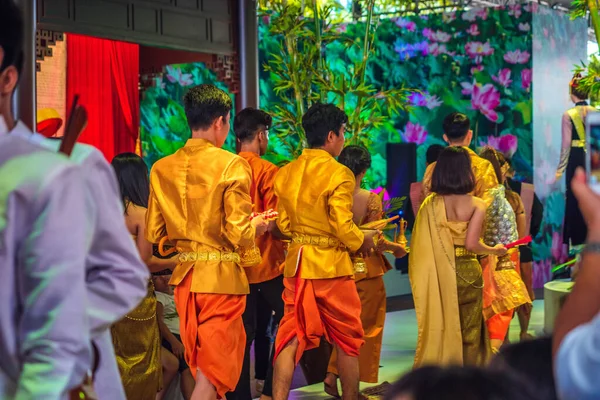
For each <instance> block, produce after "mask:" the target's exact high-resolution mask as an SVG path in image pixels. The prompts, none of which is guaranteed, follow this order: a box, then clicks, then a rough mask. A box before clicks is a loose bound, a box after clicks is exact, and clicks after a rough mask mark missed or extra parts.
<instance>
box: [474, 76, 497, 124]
mask: <svg viewBox="0 0 600 400" xmlns="http://www.w3.org/2000/svg"><path fill="white" fill-rule="evenodd" d="M499 105H500V92H498V90H497V89H496V88H495V87H494V85H492V84H491V83H488V84H486V85H483V86H481V84H479V83H477V84H475V85H474V86H473V91H472V93H471V108H473V110H478V111H480V112H481V113H482V114H483V115H485V117H486V118H487V119H489V120H490V121H492V122H496V121H498V113H497V112H496V111H495V109H496V107H498V106H499Z"/></svg>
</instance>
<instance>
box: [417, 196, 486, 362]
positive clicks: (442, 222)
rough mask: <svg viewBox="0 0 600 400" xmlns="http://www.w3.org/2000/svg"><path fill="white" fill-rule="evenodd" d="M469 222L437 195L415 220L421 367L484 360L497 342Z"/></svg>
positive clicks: (422, 208) (418, 341)
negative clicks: (450, 216) (449, 211)
mask: <svg viewBox="0 0 600 400" xmlns="http://www.w3.org/2000/svg"><path fill="white" fill-rule="evenodd" d="M467 228H468V222H458V221H448V220H447V218H446V206H445V203H444V198H443V197H442V196H438V195H435V194H433V195H431V196H429V197H428V198H427V199H425V201H424V202H423V205H422V206H421V209H420V210H419V214H418V216H417V219H416V221H415V227H414V228H413V234H412V239H411V252H410V254H409V270H408V271H409V278H410V284H411V288H412V293H413V298H414V301H415V312H416V314H417V326H418V338H417V349H416V353H415V367H420V366H423V365H432V364H433V365H456V364H458V365H483V364H485V363H486V362H487V361H488V360H489V358H490V356H491V347H490V342H489V338H488V335H487V330H486V326H485V323H484V320H483V314H482V308H483V276H482V272H481V266H480V264H479V262H478V261H477V257H476V255H475V254H473V253H470V252H468V251H467V250H466V249H465V247H464V245H465V239H466V234H467Z"/></svg>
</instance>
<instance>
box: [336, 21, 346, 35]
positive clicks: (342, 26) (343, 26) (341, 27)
mask: <svg viewBox="0 0 600 400" xmlns="http://www.w3.org/2000/svg"><path fill="white" fill-rule="evenodd" d="M347 30H348V23H346V22H344V23H343V24H339V25H338V26H337V28H336V31H338V32H339V33H344V32H346V31H347Z"/></svg>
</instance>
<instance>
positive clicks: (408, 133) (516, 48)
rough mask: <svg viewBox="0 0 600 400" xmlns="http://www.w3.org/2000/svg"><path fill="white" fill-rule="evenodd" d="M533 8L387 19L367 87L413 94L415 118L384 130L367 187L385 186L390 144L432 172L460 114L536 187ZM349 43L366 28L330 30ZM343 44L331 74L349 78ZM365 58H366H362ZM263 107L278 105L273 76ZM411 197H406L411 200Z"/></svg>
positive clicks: (276, 151)
mask: <svg viewBox="0 0 600 400" xmlns="http://www.w3.org/2000/svg"><path fill="white" fill-rule="evenodd" d="M530 7H531V6H530V5H525V6H521V5H513V6H510V7H508V8H506V9H487V8H486V9H471V10H468V11H458V12H452V13H444V14H443V13H439V14H429V15H423V16H414V17H407V18H393V19H382V20H380V21H379V22H378V23H379V25H378V28H377V39H376V40H375V43H374V44H373V47H374V49H375V54H374V55H372V56H371V61H370V62H369V68H368V71H367V76H368V83H370V84H371V85H374V86H375V87H376V88H378V89H379V90H385V89H386V88H390V87H400V86H404V87H409V88H411V89H414V91H413V93H412V94H411V95H410V97H409V102H410V104H411V106H412V107H411V111H410V112H409V113H401V114H400V115H398V116H397V117H396V118H393V119H391V120H390V121H389V122H388V123H387V124H384V126H383V127H382V129H381V130H380V131H379V132H377V137H376V138H373V145H372V146H371V148H370V150H371V152H372V156H373V167H372V171H371V173H370V175H369V176H368V177H367V178H368V183H367V186H368V187H370V188H376V187H381V186H385V184H386V158H387V154H386V150H385V148H386V147H385V144H386V143H387V142H392V143H393V142H412V143H417V144H418V145H419V146H418V147H417V157H418V164H417V174H418V177H419V178H420V177H421V176H422V174H423V172H424V169H425V152H426V150H427V147H429V146H430V145H432V144H435V143H439V144H443V140H442V135H443V133H442V128H441V123H442V120H443V118H444V117H445V116H446V115H448V114H449V113H450V112H453V111H460V112H463V113H466V114H467V115H469V117H470V118H471V120H472V129H473V131H474V136H475V140H474V146H479V145H483V144H491V145H493V146H495V147H496V148H498V149H500V150H502V151H503V152H505V153H507V154H508V155H510V156H512V157H513V161H514V164H515V167H516V169H517V171H518V174H519V175H520V177H521V178H523V179H525V180H528V181H532V179H533V168H532V165H533V156H532V140H531V137H532V134H531V132H532V124H531V123H532V102H531V82H532V70H531V66H532V58H531V15H532V13H531V11H532V10H531V8H530ZM331 29H337V30H338V31H340V32H341V33H342V34H343V36H345V37H346V38H349V39H351V40H352V39H353V38H356V37H357V36H358V35H360V34H361V33H362V34H364V28H363V27H362V26H361V25H360V23H358V24H355V23H344V24H341V25H337V26H334V27H331ZM259 35H260V40H259V59H260V62H261V63H265V62H266V61H267V60H268V59H269V57H273V54H272V52H271V51H270V49H272V48H273V47H274V46H273V45H272V42H273V41H276V40H279V38H278V37H277V36H274V35H272V34H271V33H270V31H269V18H268V17H265V18H262V19H261V21H260V24H259ZM348 53H349V52H348V50H347V46H345V45H344V43H343V42H342V41H336V42H333V43H329V44H328V45H327V47H326V48H325V59H326V62H327V63H328V64H329V65H330V66H331V68H332V70H333V71H334V72H337V73H340V74H341V73H344V72H345V70H346V68H347V66H346V65H347V60H348V59H350V60H351V59H353V58H354V57H356V56H357V55H356V54H348ZM358 56H360V55H358ZM260 102H261V105H262V106H263V107H264V106H265V105H267V104H272V102H277V97H276V96H275V95H274V93H273V88H272V87H271V84H270V80H269V75H268V74H267V73H266V72H264V71H263V72H262V73H261V79H260ZM272 150H273V151H272V153H271V157H272V159H273V160H274V161H276V162H278V161H281V159H282V158H285V157H286V154H285V153H286V152H285V150H284V149H282V148H280V146H278V143H274V145H273V149H272ZM406 194H407V193H405V194H403V195H406Z"/></svg>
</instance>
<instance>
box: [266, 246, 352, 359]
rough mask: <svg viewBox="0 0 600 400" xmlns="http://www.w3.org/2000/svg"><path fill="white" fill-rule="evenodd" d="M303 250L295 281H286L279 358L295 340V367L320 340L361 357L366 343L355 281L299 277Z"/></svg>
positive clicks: (277, 352) (278, 342) (346, 278)
mask: <svg viewBox="0 0 600 400" xmlns="http://www.w3.org/2000/svg"><path fill="white" fill-rule="evenodd" d="M301 257H302V249H300V254H299V258H300V260H299V262H298V270H297V272H296V276H295V277H293V278H284V280H283V283H284V286H285V289H284V291H283V301H284V304H285V311H284V316H283V318H282V320H281V322H280V324H279V331H278V332H277V338H276V340H275V356H274V360H276V359H277V356H278V355H279V353H281V351H282V350H283V349H284V348H285V346H286V345H287V344H288V343H289V342H291V341H292V340H293V339H294V338H295V337H296V338H297V339H298V350H297V351H296V360H295V361H296V364H298V362H299V361H300V358H301V357H302V354H303V353H304V351H305V350H310V349H314V348H317V347H319V343H320V340H321V337H323V336H325V339H326V340H327V341H328V342H329V343H332V344H335V345H338V346H339V347H340V349H341V350H342V351H343V352H344V353H345V354H348V355H350V356H354V357H358V355H359V353H360V348H361V346H362V345H363V344H364V340H363V335H364V331H363V329H362V323H361V320H360V311H361V306H360V298H359V297H358V293H357V291H356V284H355V283H354V279H352V277H350V276H343V277H339V278H331V279H302V278H300V269H301V267H302V266H301Z"/></svg>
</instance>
